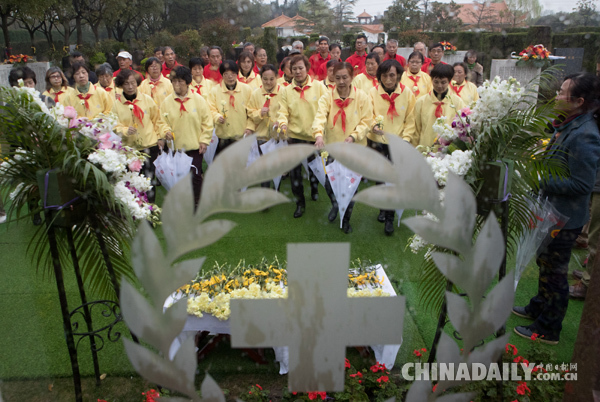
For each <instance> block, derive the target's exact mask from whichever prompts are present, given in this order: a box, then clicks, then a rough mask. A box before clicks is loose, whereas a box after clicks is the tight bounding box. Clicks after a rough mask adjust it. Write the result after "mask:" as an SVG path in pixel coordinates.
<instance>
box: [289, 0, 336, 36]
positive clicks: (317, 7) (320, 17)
mask: <svg viewBox="0 0 600 402" xmlns="http://www.w3.org/2000/svg"><path fill="white" fill-rule="evenodd" d="M299 14H300V15H301V16H302V17H304V18H306V20H298V21H296V27H297V28H298V30H300V31H305V32H306V31H312V32H318V33H320V34H323V35H331V34H332V33H333V29H332V15H331V11H330V10H329V3H328V2H327V1H326V0H305V1H304V2H303V3H302V4H301V5H300V12H299Z"/></svg>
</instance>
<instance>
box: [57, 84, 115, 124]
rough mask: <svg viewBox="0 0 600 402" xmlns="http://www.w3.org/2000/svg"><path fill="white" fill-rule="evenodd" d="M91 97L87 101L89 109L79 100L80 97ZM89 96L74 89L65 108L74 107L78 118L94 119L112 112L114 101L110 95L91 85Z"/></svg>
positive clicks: (66, 100)
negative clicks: (101, 114)
mask: <svg viewBox="0 0 600 402" xmlns="http://www.w3.org/2000/svg"><path fill="white" fill-rule="evenodd" d="M87 94H89V95H91V96H90V97H89V99H88V100H87V103H88V106H89V108H86V107H85V101H84V100H83V99H80V98H79V95H82V96H86V95H87ZM87 94H84V93H81V92H79V91H78V90H77V88H74V89H73V91H72V92H71V93H69V95H68V96H67V98H66V99H65V103H66V104H65V106H73V107H74V108H75V110H76V111H77V116H78V117H87V118H88V119H93V118H94V117H96V116H98V115H99V114H100V113H104V114H108V113H110V111H111V110H112V101H111V99H110V97H109V95H108V93H107V92H106V91H105V90H104V89H103V88H102V87H99V86H96V85H94V84H90V89H89V90H88V92H87Z"/></svg>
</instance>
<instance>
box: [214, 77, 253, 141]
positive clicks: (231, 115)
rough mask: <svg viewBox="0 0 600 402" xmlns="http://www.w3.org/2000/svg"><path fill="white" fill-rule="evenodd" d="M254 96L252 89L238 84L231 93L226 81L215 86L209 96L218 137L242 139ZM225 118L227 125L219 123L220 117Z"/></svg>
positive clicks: (240, 83)
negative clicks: (249, 103) (248, 106)
mask: <svg viewBox="0 0 600 402" xmlns="http://www.w3.org/2000/svg"><path fill="white" fill-rule="evenodd" d="M230 95H233V98H234V99H233V106H231V100H230ZM250 95H252V89H251V88H250V87H249V86H248V85H246V84H244V83H242V82H237V83H236V85H235V89H234V90H232V91H229V90H228V89H227V86H226V85H225V82H224V81H221V84H218V85H215V86H214V88H213V89H212V90H211V91H210V94H209V95H208V103H209V105H210V110H211V113H212V118H213V124H214V126H215V128H216V130H215V133H216V134H217V137H219V138H223V139H231V138H235V139H238V138H242V136H243V135H244V130H245V129H246V120H247V115H246V106H247V105H248V101H249V100H250ZM221 116H223V117H225V123H223V124H221V123H219V122H218V119H219V117H221Z"/></svg>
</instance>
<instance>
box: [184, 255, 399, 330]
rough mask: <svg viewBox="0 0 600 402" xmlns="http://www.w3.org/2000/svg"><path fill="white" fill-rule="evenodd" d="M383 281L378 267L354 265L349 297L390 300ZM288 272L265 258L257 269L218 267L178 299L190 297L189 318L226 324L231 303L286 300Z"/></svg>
mask: <svg viewBox="0 0 600 402" xmlns="http://www.w3.org/2000/svg"><path fill="white" fill-rule="evenodd" d="M381 282H382V279H381V278H379V277H378V276H377V274H376V267H373V266H371V264H368V263H362V262H360V261H354V262H353V265H352V268H351V269H350V270H349V271H348V292H347V294H348V297H381V296H389V295H388V294H387V293H386V292H384V291H383V289H382V287H381ZM287 290H288V289H287V271H286V269H285V265H284V264H282V263H280V262H279V260H278V259H277V257H275V259H274V260H273V261H271V262H269V261H267V260H266V259H265V258H263V259H262V260H261V261H260V263H258V264H257V265H246V263H245V261H240V262H239V263H238V264H237V265H236V266H235V267H231V266H227V265H219V264H217V263H216V264H215V266H214V268H213V269H212V270H210V271H207V272H201V273H199V274H198V276H197V277H196V278H195V279H194V280H193V281H192V282H191V283H188V284H186V285H184V286H182V287H181V288H179V289H178V290H177V294H178V296H183V297H188V303H187V306H188V307H187V311H188V314H191V315H195V316H197V317H203V315H204V313H208V314H212V315H213V316H215V317H216V318H217V319H219V320H221V321H225V320H227V319H229V316H230V315H231V310H230V302H231V300H232V299H278V298H287Z"/></svg>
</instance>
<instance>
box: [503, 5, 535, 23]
mask: <svg viewBox="0 0 600 402" xmlns="http://www.w3.org/2000/svg"><path fill="white" fill-rule="evenodd" d="M505 3H506V7H507V9H508V10H509V12H510V15H509V16H510V22H511V25H512V26H513V27H516V26H517V25H518V24H519V22H522V21H523V20H525V19H530V20H534V19H536V18H539V17H540V15H541V13H542V6H541V5H540V2H539V0H505Z"/></svg>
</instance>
